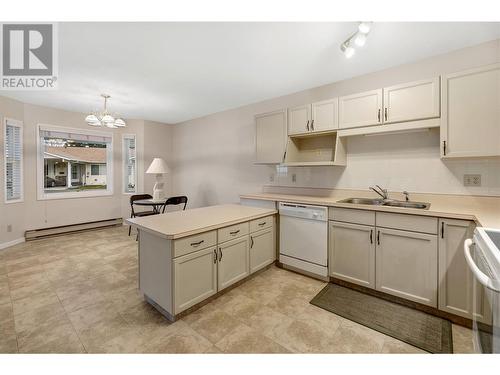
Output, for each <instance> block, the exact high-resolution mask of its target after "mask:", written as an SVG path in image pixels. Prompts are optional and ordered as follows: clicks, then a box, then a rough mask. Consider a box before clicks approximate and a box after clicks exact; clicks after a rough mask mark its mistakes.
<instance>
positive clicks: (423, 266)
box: [375, 228, 438, 307]
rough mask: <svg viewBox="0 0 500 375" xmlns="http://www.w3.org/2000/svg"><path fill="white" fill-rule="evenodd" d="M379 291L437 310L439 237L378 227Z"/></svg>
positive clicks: (377, 282)
mask: <svg viewBox="0 0 500 375" xmlns="http://www.w3.org/2000/svg"><path fill="white" fill-rule="evenodd" d="M376 242H377V248H376V255H375V259H376V289H377V290H379V291H381V292H385V293H388V294H392V295H395V296H398V297H402V298H406V299H409V300H412V301H415V302H419V303H421V304H424V305H428V306H432V307H437V274H438V269H437V266H438V259H437V257H438V256H437V252H438V249H437V236H436V235H431V234H424V233H416V232H409V231H402V230H394V229H382V228H377V238H376Z"/></svg>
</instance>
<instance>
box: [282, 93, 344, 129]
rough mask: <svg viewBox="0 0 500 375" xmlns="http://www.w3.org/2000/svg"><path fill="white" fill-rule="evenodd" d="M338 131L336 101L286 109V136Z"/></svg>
mask: <svg viewBox="0 0 500 375" xmlns="http://www.w3.org/2000/svg"><path fill="white" fill-rule="evenodd" d="M336 129H338V99H337V98H334V99H328V100H323V101H321V102H316V103H312V104H306V105H301V106H298V107H293V108H289V109H288V134H289V135H296V134H307V133H316V132H318V133H319V132H326V131H332V130H336Z"/></svg>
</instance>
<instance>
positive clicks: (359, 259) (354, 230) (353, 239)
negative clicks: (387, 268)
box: [329, 221, 375, 288]
mask: <svg viewBox="0 0 500 375" xmlns="http://www.w3.org/2000/svg"><path fill="white" fill-rule="evenodd" d="M329 236H330V245H329V246H330V249H329V253H330V260H329V270H330V272H329V274H330V276H332V277H336V278H339V279H342V280H345V281H350V282H352V283H354V284H358V285H363V286H365V287H368V288H375V241H374V238H375V227H374V226H367V225H359V224H350V223H342V222H336V221H330V223H329Z"/></svg>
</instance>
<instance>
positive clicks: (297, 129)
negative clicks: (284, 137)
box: [288, 104, 311, 134]
mask: <svg viewBox="0 0 500 375" xmlns="http://www.w3.org/2000/svg"><path fill="white" fill-rule="evenodd" d="M310 124H311V105H310V104H306V105H301V106H298V107H294V108H289V109H288V134H301V133H308V132H309V131H310V129H311V128H310Z"/></svg>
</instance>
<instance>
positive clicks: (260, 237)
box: [250, 227, 276, 273]
mask: <svg viewBox="0 0 500 375" xmlns="http://www.w3.org/2000/svg"><path fill="white" fill-rule="evenodd" d="M275 243H276V241H275V238H274V227H271V228H268V229H263V230H259V231H257V232H254V233H251V234H250V273H254V272H256V271H258V270H260V269H262V268H264V267H266V266H268V265H269V264H271V263H273V262H274V261H275V260H276V247H275Z"/></svg>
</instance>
